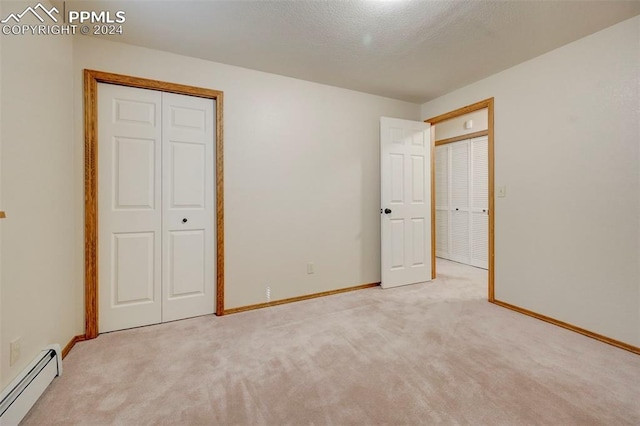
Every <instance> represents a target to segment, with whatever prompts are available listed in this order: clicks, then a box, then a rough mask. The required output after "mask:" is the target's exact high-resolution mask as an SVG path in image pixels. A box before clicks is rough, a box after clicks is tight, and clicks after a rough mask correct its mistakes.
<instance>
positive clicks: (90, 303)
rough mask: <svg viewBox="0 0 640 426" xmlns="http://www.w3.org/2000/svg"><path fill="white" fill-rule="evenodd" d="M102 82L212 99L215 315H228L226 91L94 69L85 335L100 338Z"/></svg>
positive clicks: (89, 108) (89, 89) (88, 115)
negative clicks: (225, 265)
mask: <svg viewBox="0 0 640 426" xmlns="http://www.w3.org/2000/svg"><path fill="white" fill-rule="evenodd" d="M98 83H107V84H112V85H117V86H126V87H133V88H139V89H150V90H155V91H157V92H166V93H174V94H178V95H187V96H193V97H198V98H205V99H212V100H214V102H215V103H216V109H215V130H214V132H215V136H216V138H215V140H216V144H215V147H214V153H215V159H214V163H215V177H214V179H215V222H216V223H215V230H216V232H215V235H216V238H215V240H216V241H215V246H216V255H215V256H216V260H215V262H216V263H215V264H216V289H215V299H216V300H215V313H216V315H223V314H224V198H223V195H224V194H223V189H224V185H223V176H224V173H223V135H222V129H223V126H222V119H223V112H222V111H223V92H221V91H217V90H211V89H204V88H200V87H194V86H186V85H182V84H175V83H167V82H163V81H157V80H150V79H145V78H138V77H131V76H126V75H121V74H112V73H106V72H101V71H94V70H84V128H85V336H84V338H86V339H93V338H95V337H97V336H98V286H99V282H98V234H99V232H98V231H99V229H98V219H99V218H98V184H99V182H98V170H97V165H98Z"/></svg>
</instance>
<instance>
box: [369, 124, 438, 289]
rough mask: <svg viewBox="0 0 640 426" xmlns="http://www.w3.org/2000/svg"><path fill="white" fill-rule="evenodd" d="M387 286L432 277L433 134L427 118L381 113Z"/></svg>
mask: <svg viewBox="0 0 640 426" xmlns="http://www.w3.org/2000/svg"><path fill="white" fill-rule="evenodd" d="M380 148H381V149H380V151H381V155H380V167H381V180H382V181H381V202H382V209H381V216H382V217H381V222H382V223H381V245H382V247H381V265H382V280H381V285H382V287H383V288H389V287H396V286H400V285H406V284H414V283H419V282H424V281H429V280H431V195H430V194H431V172H430V167H431V158H430V150H431V134H430V125H429V124H427V123H422V122H416V121H408V120H399V119H395V118H387V117H381V118H380Z"/></svg>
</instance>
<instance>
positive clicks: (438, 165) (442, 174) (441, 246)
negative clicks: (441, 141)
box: [435, 145, 450, 259]
mask: <svg viewBox="0 0 640 426" xmlns="http://www.w3.org/2000/svg"><path fill="white" fill-rule="evenodd" d="M435 175H436V256H438V257H442V258H444V259H449V217H450V210H449V209H450V208H449V146H448V145H440V146H437V147H436V159H435Z"/></svg>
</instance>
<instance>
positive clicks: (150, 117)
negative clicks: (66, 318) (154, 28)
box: [98, 83, 162, 333]
mask: <svg viewBox="0 0 640 426" xmlns="http://www.w3.org/2000/svg"><path fill="white" fill-rule="evenodd" d="M98 122H99V126H98V216H99V229H98V262H99V265H100V267H99V268H98V290H99V297H98V302H99V309H98V312H99V319H98V331H99V332H100V333H104V332H108V331H114V330H122V329H125V328H131V327H138V326H141V325H149V324H156V323H159V322H161V320H162V318H161V314H162V312H161V309H162V303H161V300H162V298H161V282H162V272H161V261H162V260H161V250H162V248H161V240H162V238H161V220H162V211H161V209H162V206H161V201H160V200H161V198H160V195H161V161H160V160H161V146H162V132H161V96H160V93H158V92H154V91H152V90H145V89H137V88H131V87H123V86H116V85H111V84H104V83H100V84H98Z"/></svg>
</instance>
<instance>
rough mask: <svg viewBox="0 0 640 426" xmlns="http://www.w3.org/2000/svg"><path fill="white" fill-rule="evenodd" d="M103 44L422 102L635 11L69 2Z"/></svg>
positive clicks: (527, 4)
mask: <svg viewBox="0 0 640 426" xmlns="http://www.w3.org/2000/svg"><path fill="white" fill-rule="evenodd" d="M66 7H67V9H70V8H76V10H80V9H82V8H84V9H86V10H112V11H115V10H124V11H125V12H126V17H127V21H126V23H125V26H124V30H125V34H124V35H123V36H117V37H115V36H109V37H108V38H109V39H111V40H118V41H122V42H125V43H129V44H134V45H139V46H145V47H149V48H153V49H158V50H164V51H169V52H174V53H179V54H182V55H188V56H193V57H197V58H202V59H207V60H211V61H216V62H222V63H226V64H231V65H237V66H241V67H246V68H251V69H255V70H261V71H267V72H271V73H275V74H282V75H286V76H290V77H295V78H300V79H304V80H310V81H316V82H320V83H325V84H330V85H333V86H338V87H344V88H349V89H353V90H358V91H362V92H368V93H373V94H377V95H381V96H387V97H391V98H396V99H403V100H407V101H411V102H416V103H422V102H426V101H428V100H430V99H433V98H435V97H437V96H439V95H442V94H445V93H448V92H450V91H452V90H455V89H457V88H460V87H462V86H465V85H467V84H469V83H472V82H474V81H477V80H479V79H482V78H484V77H487V76H489V75H491V74H494V73H496V72H498V71H501V70H504V69H506V68H509V67H511V66H513V65H516V64H518V63H521V62H523V61H526V60H528V59H531V58H533V57H536V56H538V55H540V54H542V53H544V52H547V51H550V50H553V49H555V48H557V47H560V46H562V45H564V44H567V43H569V42H571V41H574V40H577V39H579V38H581V37H584V36H586V35H588V34H591V33H594V32H596V31H598V30H600V29H603V28H606V27H608V26H610V25H613V24H615V23H617V22H620V21H622V20H625V19H627V18H630V17H632V16H635V15H637V14H640V2H638V1H633V2H629V1H626V2H618V1H596V2H592V1H517V0H514V1H411V2H406V1H380V2H374V1H367V2H361V1H332V2H319V1H314V2H312V1H104V0H97V1H96V0H94V1H90V2H77V1H67V6H66Z"/></svg>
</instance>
